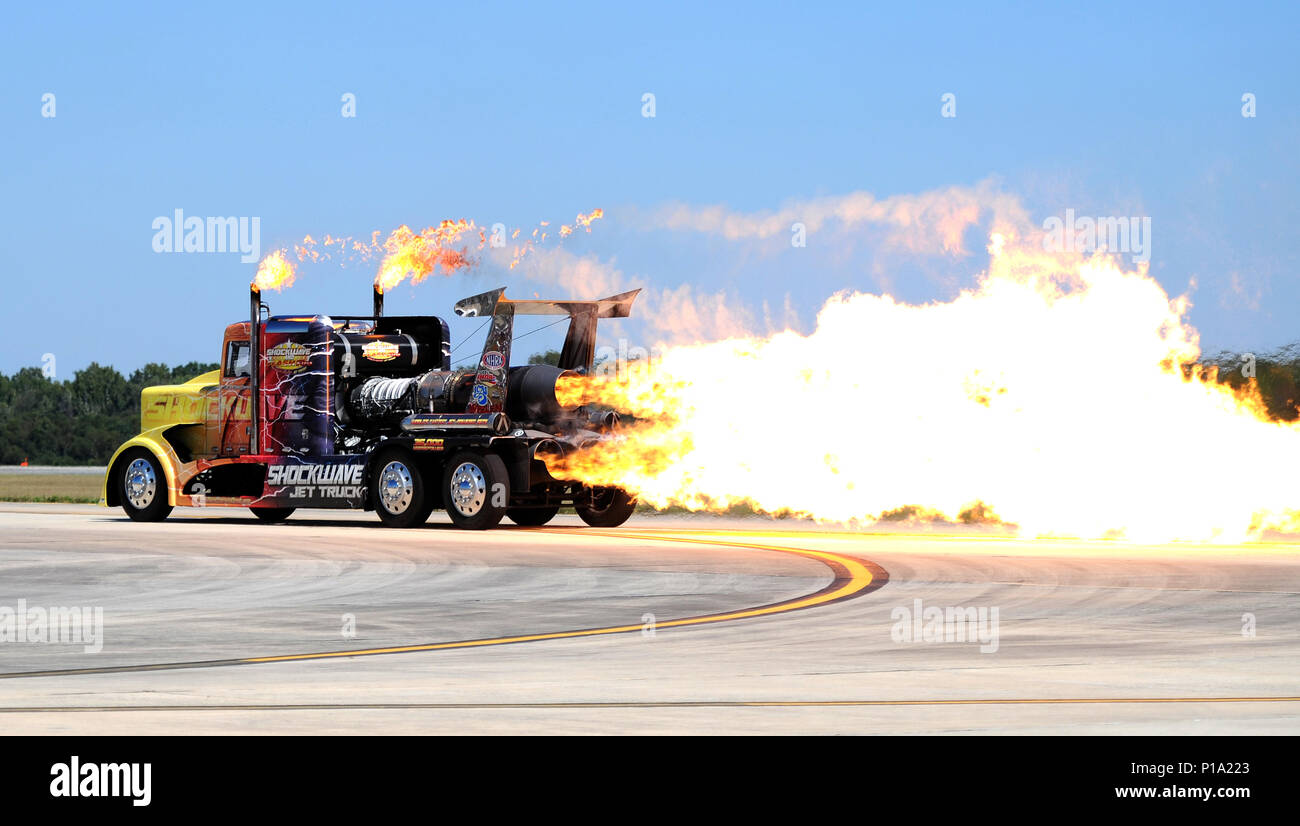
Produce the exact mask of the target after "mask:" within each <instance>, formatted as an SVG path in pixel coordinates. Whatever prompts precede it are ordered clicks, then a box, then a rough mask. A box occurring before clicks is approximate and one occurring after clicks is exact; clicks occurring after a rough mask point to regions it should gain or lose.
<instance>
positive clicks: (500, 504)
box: [442, 450, 510, 531]
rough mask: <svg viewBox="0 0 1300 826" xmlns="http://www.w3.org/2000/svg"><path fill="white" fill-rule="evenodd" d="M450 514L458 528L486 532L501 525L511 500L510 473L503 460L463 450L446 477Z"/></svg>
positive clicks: (445, 493) (444, 488)
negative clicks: (507, 504)
mask: <svg viewBox="0 0 1300 826" xmlns="http://www.w3.org/2000/svg"><path fill="white" fill-rule="evenodd" d="M442 495H443V500H444V507H446V509H447V515H448V516H450V517H451V521H452V522H453V523H454V524H455V525H456V527H458V528H463V529H465V530H471V531H482V530H487V529H488V528H495V527H496V526H497V525H499V524H501V518H502V517H503V516H505V515H506V510H507V508H506V503H507V502H509V501H510V474H509V472H508V471H507V470H506V463H505V462H503V461H501V457H500V456H497V455H495V454H492V453H477V452H475V451H472V450H463V451H461V452H460V453H457V454H456V455H455V456H453V457H451V461H449V462H448V463H447V465H446V468H445V470H444V472H443V474H442Z"/></svg>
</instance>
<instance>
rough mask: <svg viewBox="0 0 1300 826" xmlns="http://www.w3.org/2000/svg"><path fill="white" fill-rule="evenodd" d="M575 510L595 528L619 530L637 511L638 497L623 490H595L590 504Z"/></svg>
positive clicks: (577, 507) (576, 507)
mask: <svg viewBox="0 0 1300 826" xmlns="http://www.w3.org/2000/svg"><path fill="white" fill-rule="evenodd" d="M574 510H576V511H577V512H578V516H579V517H581V519H582V521H583V522H586V523H587V524H588V525H590V526H591V527H593V528H617V527H618V526H619V525H622V524H623V523H624V522H626V521H627V520H628V519H629V518H630V517H631V516H632V513H633V512H634V511H635V510H636V497H635V496H632V495H631V494H629V493H628V492H627V491H625V490H623V489H622V488H615V487H599V488H593V489H592V491H591V502H590V504H582V505H575V506H574Z"/></svg>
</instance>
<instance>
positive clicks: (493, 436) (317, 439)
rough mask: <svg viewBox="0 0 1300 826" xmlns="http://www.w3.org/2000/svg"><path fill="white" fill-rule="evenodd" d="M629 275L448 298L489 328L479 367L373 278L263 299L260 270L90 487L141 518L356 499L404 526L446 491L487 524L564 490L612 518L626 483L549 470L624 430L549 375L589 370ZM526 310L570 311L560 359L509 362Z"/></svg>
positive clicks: (628, 502)
mask: <svg viewBox="0 0 1300 826" xmlns="http://www.w3.org/2000/svg"><path fill="white" fill-rule="evenodd" d="M638 292H639V290H636V291H632V292H627V293H622V294H620V295H615V296H610V297H609V298H602V299H598V300H550V301H548V300H527V301H518V300H513V299H509V298H507V297H506V295H505V289H504V288H502V289H497V290H491V291H489V292H485V293H482V294H480V295H475V296H471V297H470V298H466V299H464V300H462V301H460V302H457V304H456V305H455V308H454V309H455V313H456V314H457V315H458V316H462V317H476V316H477V317H482V318H483V319H484V321H485V326H486V327H487V336H486V340H485V342H484V344H483V350H482V352H481V354H480V355H479V358H478V360H477V362H476V363H475V364H474V365H473V366H471V367H465V368H463V369H452V366H451V356H450V353H451V350H450V347H449V343H450V342H449V341H448V338H449V336H448V327H447V323H446V322H445V321H444V320H443V319H441V318H438V317H436V316H397V315H385V314H384V311H383V293H382V292H380V291H379V290H378V288H376V289H375V292H374V304H373V311H372V313H371V315H368V316H336V315H270V311H269V309H268V308H267V306H266V305H265V304H264V303H263V301H262V295H261V291H260V290H259V289H258V288H257V287H256V286H254V287H253V288H252V289H251V291H250V296H249V319H248V320H247V321H240V322H237V323H235V324H231V325H230V326H228V327H226V332H225V336H224V338H223V340H222V343H221V366H220V368H219V369H217V370H214V371H212V372H210V373H204V374H203V375H201V376H197V377H196V378H194V379H191V380H190V381H188V382H186V383H185V384H181V385H170V386H161V387H149V388H146V389H145V390H144V391H143V392H142V394H141V400H140V401H141V405H140V420H141V432H140V434H139V435H138V436H136V437H135V438H133V439H131V440H129V441H128V442H126V443H125V444H124V445H122V446H121V447H120V448H119V449H118V450H117V452H116V454H114V456H113V458H112V460H111V461H110V462H109V465H108V471H107V474H106V476H105V479H104V487H103V493H102V497H101V503H102V504H104V505H107V506H110V507H117V506H120V507H121V508H122V509H123V510H125V511H126V514H127V515H128V516H129V517H130V518H131V519H134V520H140V521H158V520H162V519H165V518H166V517H167V516H168V514H169V513H170V512H171V511H172V509H173V508H175V507H239V508H249V509H250V510H251V511H252V512H253V514H254V515H255V516H257V517H258V518H259V519H261V520H263V521H267V522H278V521H282V520H284V519H287V518H288V517H289V515H290V514H292V513H293V512H294V510H295V509H297V508H356V509H365V510H373V511H374V512H375V513H376V514H377V515H378V516H379V519H380V520H381V521H382V522H383V524H385V525H387V526H389V527H394V528H410V527H415V526H418V525H421V524H423V523H424V522H425V521H426V520H427V519H428V518H429V516H430V514H431V513H432V512H433V510H434V509H436V508H442V509H443V510H445V511H446V512H447V515H448V516H449V517H450V518H451V521H452V522H453V523H454V524H455V525H456V526H458V527H460V528H466V529H476V530H482V529H486V528H492V527H494V526H496V525H498V524H499V523H500V522H501V520H502V518H503V517H509V518H510V519H511V521H513V522H514V523H516V524H518V525H530V526H535V525H543V524H545V523H546V522H548V521H549V520H550V519H551V518H552V517H554V516H555V515H556V513H557V512H558V511H559V509H560V508H562V507H572V508H573V509H574V510H576V511H577V513H578V516H580V517H581V518H582V520H583V521H584V522H586V523H587V524H588V525H592V526H595V527H605V528H607V527H613V526H617V525H620V524H622V523H623V522H624V521H626V520H627V518H628V517H629V516H631V514H632V511H633V510H634V509H635V507H636V502H635V497H634V496H633V495H632V494H630V493H629V492H627V491H625V490H623V489H620V488H617V487H604V486H593V485H587V484H583V483H582V482H578V481H573V480H568V479H557V478H554V477H553V476H552V475H551V473H550V472H549V471H548V460H551V463H552V464H553V463H554V460H556V459H560V458H562V457H564V456H565V455H567V454H568V453H570V452H572V451H576V450H582V449H583V448H585V447H589V446H591V445H592V444H593V443H596V442H600V441H605V440H611V439H617V438H618V435H617V430H618V424H619V421H618V415H617V413H615V412H613V411H610V410H591V409H588V408H586V407H577V408H565V407H563V406H562V405H561V404H560V403H559V401H558V400H557V395H556V383H557V382H558V381H560V380H561V379H563V378H566V377H576V376H583V375H590V373H591V371H592V370H593V367H594V365H593V362H594V355H595V341H596V324H597V321H598V320H599V319H602V318H625V317H627V316H628V315H629V313H630V312H631V308H632V302H633V301H634V300H635V299H636V296H637V293H638ZM524 315H542V316H560V317H564V316H567V317H568V324H569V326H568V332H567V334H566V336H565V339H564V345H563V349H562V350H561V352H560V358H559V363H558V364H557V365H549V364H529V365H522V366H513V367H512V366H511V364H510V349H511V343H512V339H513V335H514V322H515V318H516V317H517V316H524ZM562 321H563V318H560V319H558V321H557V323H562Z"/></svg>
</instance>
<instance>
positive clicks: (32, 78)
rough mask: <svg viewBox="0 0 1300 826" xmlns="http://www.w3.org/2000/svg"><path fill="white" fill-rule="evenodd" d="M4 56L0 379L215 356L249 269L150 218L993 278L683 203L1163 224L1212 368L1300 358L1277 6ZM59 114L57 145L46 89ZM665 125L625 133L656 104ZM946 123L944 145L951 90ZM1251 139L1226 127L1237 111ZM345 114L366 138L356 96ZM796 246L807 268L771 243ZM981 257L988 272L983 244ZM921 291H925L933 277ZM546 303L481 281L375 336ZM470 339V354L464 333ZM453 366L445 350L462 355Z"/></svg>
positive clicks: (770, 266) (507, 279)
mask: <svg viewBox="0 0 1300 826" xmlns="http://www.w3.org/2000/svg"><path fill="white" fill-rule="evenodd" d="M5 16H6V22H5V25H4V27H3V29H0V191H3V193H4V197H3V200H2V201H0V218H2V219H3V220H2V221H0V268H2V269H0V273H2V275H0V277H2V278H3V287H4V292H3V294H4V304H5V307H6V310H7V312H6V313H5V316H6V321H7V324H8V327H9V329H8V330H7V331H6V335H5V336H4V345H3V348H2V349H0V371H4V372H12V371H13V370H15V369H17V368H19V367H22V366H25V365H38V364H40V362H41V357H42V355H43V354H44V353H47V352H49V353H54V354H56V356H57V358H58V364H59V367H60V369H61V370H64V371H66V370H69V369H77V368H80V367H82V366H84V365H85V364H87V363H89V362H90V361H92V360H94V361H99V362H100V363H107V364H113V365H115V366H117V367H118V368H119V369H123V370H130V369H133V368H135V367H138V366H139V365H141V364H143V363H145V362H147V361H166V362H171V363H179V362H183V361H188V360H191V359H198V360H209V361H211V360H216V358H217V356H218V353H217V351H218V349H219V345H220V335H221V330H222V327H223V326H224V325H225V324H226V323H228V322H230V321H233V320H237V319H238V318H240V317H241V315H242V313H243V312H244V309H245V304H246V292H245V285H246V284H247V282H248V280H249V278H250V277H251V275H252V272H253V269H254V265H250V264H242V263H240V261H239V257H238V255H221V254H193V255H176V254H171V255H168V254H158V253H155V252H154V251H153V249H152V246H151V242H152V238H153V234H154V232H153V230H152V228H151V223H152V221H153V220H154V218H155V217H157V216H167V215H171V214H172V211H173V210H174V209H177V208H182V209H184V210H185V212H186V214H187V215H199V216H228V215H233V216H259V217H260V218H261V234H262V246H263V251H266V250H269V249H270V248H272V247H273V246H278V245H283V244H287V243H292V242H294V241H296V240H298V239H300V238H301V237H302V236H303V235H304V234H307V233H311V234H313V235H317V236H319V235H321V234H323V233H326V232H331V233H335V234H342V235H347V234H352V235H368V234H369V233H370V232H371V231H373V230H376V229H380V230H385V231H386V230H389V229H392V228H393V227H395V226H397V225H399V224H402V223H408V224H410V225H412V226H416V227H417V228H418V227H422V226H426V225H428V224H431V223H436V222H437V221H439V220H441V219H443V218H460V217H466V218H472V219H474V220H475V221H476V222H478V223H480V224H485V225H490V224H492V223H494V222H496V221H501V222H504V223H506V224H507V225H509V226H511V227H515V226H521V227H524V228H525V231H527V229H528V228H531V227H532V226H535V225H536V222H537V221H539V220H550V221H552V222H553V223H558V222H561V221H565V220H570V219H572V217H573V216H574V215H575V214H577V213H579V212H587V211H588V210H590V209H592V208H594V207H602V208H604V209H605V210H606V216H607V217H606V220H605V222H604V224H603V225H601V224H598V225H597V227H596V228H595V230H594V231H593V232H592V233H591V234H590V235H585V234H579V235H576V236H574V237H573V238H572V239H570V240H569V241H567V242H566V249H567V250H568V251H570V252H572V253H574V254H576V255H589V256H594V257H595V258H597V259H599V260H600V261H603V262H606V263H607V264H608V265H609V266H613V267H617V269H618V270H619V271H621V272H622V273H623V275H624V277H625V279H626V281H627V282H628V283H631V284H641V283H645V284H654V285H658V286H660V287H675V286H677V285H682V284H690V285H693V286H694V287H695V288H697V289H699V290H722V289H725V290H727V291H728V292H729V294H730V295H733V296H734V297H735V299H736V300H737V301H738V302H743V303H746V304H749V305H751V306H757V305H759V304H760V303H761V302H764V301H767V302H769V303H771V304H781V303H782V302H784V301H786V300H787V297H788V300H789V302H790V304H791V306H792V307H793V308H794V310H795V311H796V312H797V313H798V315H799V318H800V319H802V321H803V323H804V324H805V325H806V324H808V323H810V321H811V319H812V318H813V316H814V315H815V312H816V309H817V308H818V307H819V306H820V305H821V303H822V302H823V301H824V300H825V299H826V298H827V297H828V296H829V295H830V294H831V293H833V292H834V291H836V290H839V289H844V288H855V289H861V290H867V291H878V290H880V289H885V288H888V289H890V290H892V291H894V292H896V293H897V294H898V295H899V296H900V297H903V298H906V299H908V300H913V301H922V300H929V299H942V298H944V297H946V296H948V295H950V294H951V291H952V290H953V289H955V288H956V287H957V286H960V285H961V284H962V281H963V279H965V280H966V281H967V282H968V281H969V277H970V276H973V275H974V274H975V273H976V272H977V271H978V270H979V268H980V261H979V255H978V254H972V255H969V256H966V257H964V258H961V259H959V260H953V261H941V262H937V263H936V262H906V261H895V260H893V259H889V260H887V261H886V260H883V259H881V258H880V257H879V255H878V254H877V253H876V252H873V250H872V249H870V241H869V240H868V241H867V242H865V243H864V245H863V247H856V246H855V247H853V248H852V249H845V248H843V247H840V246H831V245H822V246H820V247H819V245H818V243H817V239H816V237H815V236H814V238H813V239H812V240H811V241H810V243H809V247H808V248H807V249H803V250H797V251H793V250H789V249H786V250H784V251H781V250H777V251H773V248H772V247H771V245H768V246H767V247H763V245H762V243H759V242H753V241H745V240H742V241H728V240H727V239H724V238H720V237H716V236H710V235H707V234H703V233H689V232H688V233H683V232H670V231H664V230H662V229H660V230H653V231H651V230H647V229H646V226H645V221H644V220H643V218H644V216H646V215H649V214H652V213H653V212H654V211H655V210H656V209H659V208H661V207H662V206H663V205H665V204H668V203H681V204H686V205H692V206H700V207H703V206H709V205H721V206H724V207H726V208H727V209H728V210H733V211H736V212H742V213H743V212H760V211H764V210H775V209H778V208H780V207H782V206H783V205H786V204H789V203H791V202H799V201H801V200H803V199H810V198H817V197H829V196H839V195H846V194H848V193H852V192H857V191H866V192H870V193H873V194H874V195H875V196H877V197H880V198H886V197H889V196H891V195H901V194H915V193H923V192H927V191H930V190H935V189H940V188H946V187H953V186H958V187H977V186H980V185H981V184H983V185H985V186H993V187H996V188H997V189H998V190H999V191H1002V192H1005V193H1009V194H1011V195H1014V196H1015V197H1017V198H1019V199H1021V201H1022V202H1023V203H1024V205H1025V207H1026V209H1027V211H1028V213H1029V215H1030V216H1032V217H1033V218H1034V220H1035V221H1038V222H1041V220H1042V219H1043V218H1045V217H1046V216H1048V215H1052V214H1061V213H1062V212H1063V211H1064V209H1066V208H1073V209H1075V210H1076V211H1077V212H1079V213H1080V214H1088V215H1149V216H1150V217H1151V218H1152V226H1153V241H1152V257H1151V267H1152V273H1153V275H1155V276H1156V277H1157V278H1158V279H1160V281H1161V282H1162V283H1163V284H1164V285H1165V286H1166V288H1167V289H1169V290H1170V291H1171V292H1173V293H1181V292H1183V291H1184V290H1186V289H1187V287H1188V284H1189V282H1190V281H1191V280H1192V279H1194V280H1195V282H1196V288H1195V291H1194V292H1193V293H1192V299H1193V302H1194V308H1193V310H1192V314H1191V318H1192V321H1193V322H1194V323H1195V324H1196V326H1197V327H1198V328H1199V329H1200V330H1201V332H1202V336H1203V342H1204V344H1205V345H1206V347H1207V349H1210V350H1214V349H1218V348H1229V349H1254V350H1265V349H1268V348H1270V347H1274V346H1278V345H1281V344H1284V343H1287V342H1290V341H1294V340H1297V339H1300V324H1298V323H1297V322H1296V321H1295V320H1294V319H1293V317H1292V312H1291V310H1292V308H1293V307H1295V306H1296V304H1297V299H1300V278H1298V277H1297V276H1300V260H1298V256H1297V253H1296V246H1297V244H1296V227H1297V225H1298V224H1300V207H1297V205H1296V196H1297V194H1300V159H1298V157H1297V150H1298V149H1300V91H1298V89H1297V85H1298V84H1300V56H1298V55H1300V49H1297V48H1296V47H1295V43H1296V41H1297V35H1298V34H1300V26H1298V25H1297V24H1298V23H1300V12H1298V11H1297V7H1296V6H1295V5H1294V4H1280V3H1279V4H1272V5H1259V6H1250V5H1246V6H1243V5H1241V4H1216V5H1208V4H1173V3H1170V4H1142V5H1140V6H1139V5H1138V4H1087V5H1086V6H1083V7H1080V8H1078V9H1074V10H1069V9H1054V8H1048V7H1046V6H1045V5H1044V4H1029V3H1026V4H1009V5H1002V4H980V5H979V7H976V6H975V5H973V4H956V3H954V4H933V5H922V6H914V5H911V4H897V5H890V6H888V7H879V8H872V7H869V6H867V5H866V4H857V3H853V4H848V3H846V4H813V5H811V6H810V5H809V4H781V5H774V4H760V5H757V6H752V5H748V4H747V5H744V6H741V5H730V4H729V5H725V6H724V5H705V4H690V5H680V6H674V5H667V4H655V5H654V6H653V7H631V6H626V7H625V6H622V5H614V4H591V5H564V4H560V5H554V6H551V5H545V6H543V5H528V6H511V5H508V4H495V5H491V6H483V5H480V4H461V5H449V4H439V5H437V6H432V5H425V4H397V5H391V6H390V5H383V4H367V5H364V6H363V5H357V6H329V7H321V5H320V4H301V5H298V4H283V5H280V4H277V5H276V6H274V7H270V8H267V7H263V6H259V5H252V4H249V5H241V4H235V3H223V4H219V5H211V6H200V5H193V6H190V5H184V4H174V3H173V4H158V5H153V6H145V5H135V6H132V7H131V8H130V9H127V10H122V11H119V10H116V9H110V8H104V7H98V6H89V5H87V6H85V7H79V6H75V5H58V4H53V5H47V4H42V5H41V7H40V8H36V7H35V4H32V5H31V6H29V7H23V8H18V7H10V8H8V9H6V12H5ZM47 92H48V93H53V94H55V96H56V106H57V110H56V111H57V114H56V117H54V118H43V117H42V116H41V106H42V102H41V101H42V95H43V94H45V93H47ZM646 92H651V93H653V94H654V95H655V100H656V116H655V117H654V118H653V119H648V118H644V117H642V116H641V109H642V103H641V99H642V95H643V94H644V93H646ZM946 92H952V93H954V94H955V95H956V96H957V117H956V118H951V119H946V118H942V117H940V106H941V103H940V96H941V95H942V94H944V93H946ZM1246 92H1250V93H1252V94H1254V95H1255V96H1256V101H1257V104H1256V105H1257V115H1256V117H1254V118H1243V117H1242V116H1241V107H1242V103H1241V96H1242V95H1243V93H1246ZM344 93H352V94H355V95H356V97H357V117H356V118H351V119H348V118H343V117H341V116H340V108H341V103H340V97H341V96H342V95H343V94H344ZM785 246H786V247H788V243H787V244H785ZM970 246H971V247H972V248H973V249H975V250H979V249H980V248H981V247H982V244H981V243H980V242H979V240H978V238H975V239H974V240H972V242H971V244H970ZM936 273H938V275H936ZM372 275H373V268H366V267H352V268H349V269H347V270H342V269H340V268H338V267H337V266H325V265H316V266H304V268H303V270H302V272H301V273H300V276H299V283H298V285H297V286H295V287H294V288H293V289H292V290H291V291H290V292H289V293H287V294H286V295H285V296H283V297H278V298H276V299H275V300H274V301H273V302H272V306H273V309H274V310H276V311H284V312H302V311H324V312H336V313H337V312H344V311H357V310H361V309H364V308H365V307H366V306H367V303H368V289H369V288H368V284H369V278H370V276H372ZM500 284H511V285H514V286H513V287H512V291H513V292H516V293H523V294H529V293H532V292H534V291H545V292H546V293H551V294H554V292H555V288H554V287H553V286H548V285H544V284H543V285H537V284H530V283H527V281H526V280H524V279H522V278H521V276H520V274H518V273H508V272H506V271H504V270H503V269H502V268H501V267H500V266H496V265H493V264H492V263H491V262H487V263H485V264H484V265H483V266H482V267H480V268H479V269H478V271H477V272H475V273H474V274H471V275H468V276H458V277H455V278H452V279H444V280H438V281H429V282H426V283H425V284H422V285H420V286H418V287H414V288H409V287H405V286H404V287H401V288H399V289H398V290H397V291H395V292H394V293H393V295H392V296H391V297H390V299H389V306H390V308H391V310H392V311H401V312H427V313H439V314H447V313H448V311H449V308H450V304H451V303H452V302H453V301H454V300H455V299H457V298H459V297H462V296H464V295H468V294H470V293H473V292H478V291H480V290H481V289H487V288H489V287H493V286H498V285H500ZM455 329H456V332H457V333H458V334H459V333H461V332H467V330H464V328H461V327H456V328H455ZM457 340H458V341H459V339H457Z"/></svg>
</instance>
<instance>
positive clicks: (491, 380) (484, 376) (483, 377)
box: [474, 373, 500, 384]
mask: <svg viewBox="0 0 1300 826" xmlns="http://www.w3.org/2000/svg"><path fill="white" fill-rule="evenodd" d="M498 381H500V379H498V378H497V376H496V374H495V373H479V374H478V375H476V376H475V377H474V382H475V383H476V384H496V383H497V382H498Z"/></svg>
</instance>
